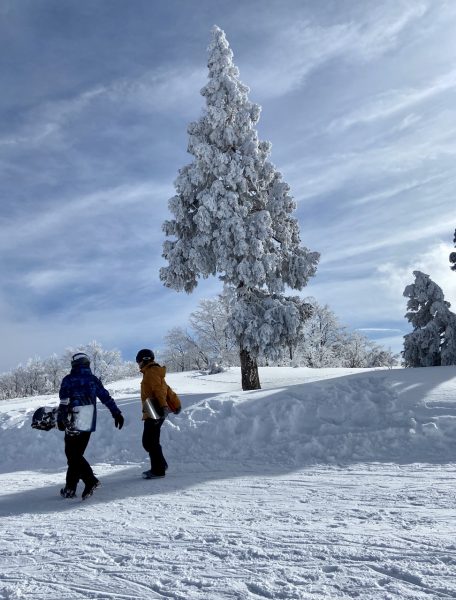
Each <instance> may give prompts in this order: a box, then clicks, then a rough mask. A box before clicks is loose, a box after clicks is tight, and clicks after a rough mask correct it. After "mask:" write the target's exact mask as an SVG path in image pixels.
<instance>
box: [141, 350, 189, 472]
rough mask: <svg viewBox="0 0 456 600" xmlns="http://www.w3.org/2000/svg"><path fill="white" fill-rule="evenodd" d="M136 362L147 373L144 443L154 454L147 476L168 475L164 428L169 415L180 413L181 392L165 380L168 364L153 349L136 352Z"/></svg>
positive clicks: (143, 396) (143, 400) (143, 395)
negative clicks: (163, 441)
mask: <svg viewBox="0 0 456 600" xmlns="http://www.w3.org/2000/svg"><path fill="white" fill-rule="evenodd" d="M136 362H137V364H138V366H139V370H140V371H141V373H142V374H143V378H142V381H141V403H142V418H143V421H144V431H143V436H142V445H143V448H144V450H145V451H146V452H148V453H149V456H150V469H149V470H148V471H144V473H143V477H144V479H158V478H161V477H164V476H165V472H166V469H167V468H168V463H167V462H166V459H165V457H164V456H163V450H162V447H161V445H160V430H161V426H162V425H163V423H164V421H165V419H166V417H167V415H168V414H169V413H170V412H173V413H174V414H175V415H177V414H179V413H180V411H181V409H182V406H181V402H180V400H179V397H178V396H177V394H176V393H175V392H174V391H173V390H172V389H171V388H170V387H169V385H168V384H167V383H166V381H165V375H166V367H162V366H161V365H159V364H158V363H156V362H155V356H154V353H153V352H152V350H150V349H148V348H143V349H142V350H139V352H138V353H137V355H136Z"/></svg>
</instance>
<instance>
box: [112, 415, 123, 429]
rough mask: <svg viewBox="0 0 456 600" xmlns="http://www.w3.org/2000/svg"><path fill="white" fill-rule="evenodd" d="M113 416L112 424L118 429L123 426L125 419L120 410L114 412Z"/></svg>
mask: <svg viewBox="0 0 456 600" xmlns="http://www.w3.org/2000/svg"><path fill="white" fill-rule="evenodd" d="M113 416H114V425H115V426H116V427H117V428H118V429H119V430H120V429H122V427H123V424H124V421H125V419H124V418H123V414H122V413H121V412H118V413H116V414H115V415H113Z"/></svg>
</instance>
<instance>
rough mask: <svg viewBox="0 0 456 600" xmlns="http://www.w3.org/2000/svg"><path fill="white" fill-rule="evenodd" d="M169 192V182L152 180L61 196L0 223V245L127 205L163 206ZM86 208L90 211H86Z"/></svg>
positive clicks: (20, 241)
mask: <svg viewBox="0 0 456 600" xmlns="http://www.w3.org/2000/svg"><path fill="white" fill-rule="evenodd" d="M172 194H173V188H172V186H171V184H169V185H168V184H166V185H163V184H161V183H159V182H155V181H146V182H139V183H135V184H129V185H122V186H118V187H115V188H110V189H103V190H98V191H96V192H93V193H91V194H86V195H82V196H77V197H71V196H70V197H67V198H64V199H61V202H60V203H59V204H58V205H57V206H53V207H51V208H49V209H48V210H47V211H45V210H43V209H40V210H39V212H38V213H37V214H35V215H33V218H31V219H27V220H24V219H23V218H21V217H18V218H17V219H13V220H12V221H10V222H4V223H3V224H1V225H0V248H8V249H9V248H11V247H14V246H15V245H21V246H23V245H24V243H25V244H27V245H28V244H30V243H31V242H33V241H36V240H37V239H40V238H42V237H44V236H46V235H50V234H53V232H55V231H59V230H62V228H63V226H64V225H65V224H68V223H69V222H71V223H72V227H73V228H75V226H76V223H77V222H81V221H89V220H93V219H94V218H96V217H97V216H99V215H101V214H103V213H108V212H110V211H118V210H119V209H120V208H126V207H127V206H128V205H131V204H135V203H139V202H144V201H147V202H149V203H151V204H152V203H153V202H154V201H155V200H159V201H160V203H161V205H162V206H163V207H166V199H167V198H170V197H171V195H172ZM89 211H90V212H89Z"/></svg>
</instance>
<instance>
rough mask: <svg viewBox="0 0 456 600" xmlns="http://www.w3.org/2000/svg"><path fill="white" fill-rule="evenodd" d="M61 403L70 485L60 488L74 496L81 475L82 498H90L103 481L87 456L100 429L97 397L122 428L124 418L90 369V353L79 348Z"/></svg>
mask: <svg viewBox="0 0 456 600" xmlns="http://www.w3.org/2000/svg"><path fill="white" fill-rule="evenodd" d="M59 398H60V404H59V408H58V412H57V427H58V428H59V430H60V431H64V432H65V455H66V457H67V461H68V469H67V474H66V485H65V487H63V488H62V489H61V490H60V495H61V496H62V497H63V498H74V497H75V496H76V488H77V485H78V482H79V480H80V479H82V481H83V482H84V485H85V487H84V490H83V492H82V499H83V500H84V499H85V498H88V497H89V496H91V495H92V494H93V492H94V490H95V489H96V488H97V487H98V486H99V485H100V482H99V480H98V479H97V478H96V477H95V475H94V473H93V471H92V467H91V466H90V465H89V463H88V462H87V460H86V459H85V458H84V452H85V450H86V448H87V444H88V443H89V440H90V435H91V433H92V432H93V431H95V429H96V422H97V398H99V399H100V400H101V402H103V404H104V405H105V406H106V408H107V409H108V410H110V411H111V414H112V416H113V418H114V424H115V426H116V427H118V428H119V429H122V426H123V424H124V418H123V416H122V413H121V412H120V410H119V408H118V407H117V405H116V403H115V402H114V400H113V399H112V398H111V396H110V395H109V392H108V390H107V389H105V388H104V387H103V384H102V383H101V381H100V380H99V379H98V377H95V375H94V374H93V373H92V371H91V369H90V359H89V357H88V356H87V354H84V353H83V352H78V353H76V354H74V355H73V357H72V359H71V372H70V373H69V374H68V375H66V376H65V377H64V378H63V380H62V383H61V385H60V391H59Z"/></svg>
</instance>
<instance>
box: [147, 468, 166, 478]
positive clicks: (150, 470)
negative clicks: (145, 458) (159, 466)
mask: <svg viewBox="0 0 456 600" xmlns="http://www.w3.org/2000/svg"><path fill="white" fill-rule="evenodd" d="M142 476H143V479H161V478H162V477H164V476H165V474H164V473H163V475H155V473H152V469H149V470H148V471H144V472H143V474H142Z"/></svg>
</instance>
